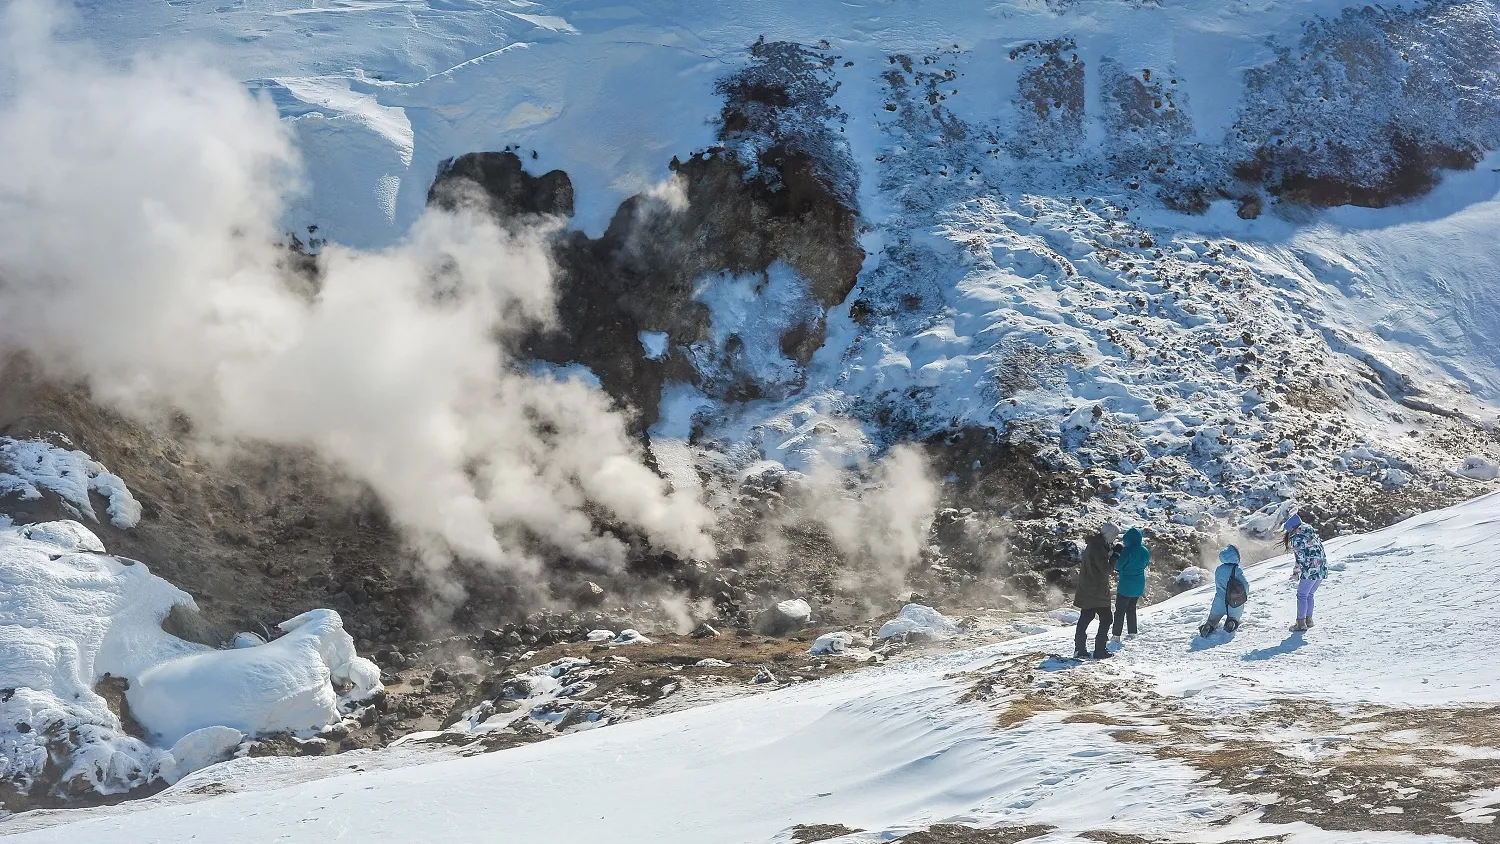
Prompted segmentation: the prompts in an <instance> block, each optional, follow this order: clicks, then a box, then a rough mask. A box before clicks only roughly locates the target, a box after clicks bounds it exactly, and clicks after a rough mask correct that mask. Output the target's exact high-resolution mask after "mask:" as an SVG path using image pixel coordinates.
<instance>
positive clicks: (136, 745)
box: [0, 451, 379, 794]
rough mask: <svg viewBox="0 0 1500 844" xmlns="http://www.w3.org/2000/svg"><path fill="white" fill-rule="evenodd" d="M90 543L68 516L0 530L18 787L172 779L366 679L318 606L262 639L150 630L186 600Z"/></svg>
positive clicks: (87, 788) (290, 722)
mask: <svg viewBox="0 0 1500 844" xmlns="http://www.w3.org/2000/svg"><path fill="white" fill-rule="evenodd" d="M29 453H30V454H33V455H35V454H38V453H41V452H37V451H31V452H29ZM44 458H45V455H44ZM44 462H45V459H44ZM28 465H31V466H35V465H37V464H35V463H30V464H28ZM54 465H56V464H54ZM72 471H73V470H72V469H69V472H70V474H69V476H68V477H69V478H71V477H72V476H71V472H72ZM60 477H61V476H60ZM103 551H104V546H103V543H101V542H100V541H99V538H98V537H97V536H95V535H94V534H93V533H91V532H90V531H89V530H88V528H86V527H84V526H83V525H82V524H79V523H78V522H71V521H65V522H46V523H42V524H35V525H28V526H25V527H12V528H5V529H0V776H3V777H6V778H7V779H9V780H10V781H11V782H12V783H14V784H15V785H16V787H17V788H18V789H19V790H21V791H23V792H33V791H35V792H36V793H43V792H49V791H54V790H55V791H65V792H67V793H71V794H78V793H86V792H97V793H100V794H119V793H123V792H127V791H130V790H132V789H135V788H138V787H140V786H144V785H147V784H149V783H151V782H153V781H157V780H160V781H163V782H167V783H171V782H175V781H176V780H177V779H178V778H180V777H181V776H183V775H185V774H187V773H190V772H191V771H193V770H197V769H198V768H201V767H203V766H204V765H207V764H211V763H212V762H215V761H218V760H220V759H222V758H224V757H225V756H226V755H227V754H228V752H229V751H230V749H232V748H233V747H235V746H237V745H238V744H239V743H240V741H241V740H242V739H243V734H244V733H252V734H253V733H261V732H273V731H279V730H316V729H319V728H321V727H323V726H325V725H327V724H328V723H329V722H331V721H334V720H337V719H338V718H339V717H341V716H340V706H341V705H347V703H348V702H350V701H353V700H356V699H358V698H359V697H361V696H363V695H368V694H369V693H370V692H371V691H373V690H374V689H377V688H379V672H378V671H377V670H376V669H375V666H374V665H373V664H372V663H370V662H369V661H367V660H364V659H361V658H359V657H358V656H356V655H355V653H354V647H353V642H352V640H351V639H350V638H349V635H348V634H347V633H345V632H344V630H343V625H342V622H341V621H340V619H339V617H338V615H337V614H336V613H334V612H332V611H330V610H315V611H313V612H310V613H306V614H304V615H301V616H298V617H297V618H295V619H292V620H291V621H288V622H286V623H285V624H284V625H282V626H283V629H285V630H287V634H286V635H285V636H283V637H281V638H280V639H277V640H276V641H274V642H271V643H269V644H265V645H260V646H258V647H250V648H241V649H236V650H225V651H218V650H214V649H212V648H209V647H206V646H203V645H199V644H195V643H192V642H187V641H184V640H182V639H179V638H177V637H176V636H173V635H171V634H170V633H167V632H166V631H164V630H162V627H161V624H162V621H163V619H165V618H166V617H167V615H168V613H170V612H171V610H172V608H173V607H175V606H178V605H182V606H186V607H190V608H194V609H196V606H195V604H194V602H193V599H192V597H191V596H190V595H188V594H187V593H186V592H183V591H182V590H180V589H178V588H177V587H175V586H173V585H172V584H170V583H168V582H167V581H165V580H162V579H161V578H159V577H156V576H155V575H153V574H151V572H150V571H149V570H148V569H147V568H146V566H144V565H142V564H140V563H135V562H132V561H129V560H122V559H120V558H117V557H112V556H109V555H107V554H105V553H103ZM106 678H117V679H115V680H113V681H111V685H112V686H113V687H114V688H115V689H118V688H120V687H121V686H125V684H126V683H128V686H125V691H124V696H125V699H126V700H127V701H128V702H129V704H130V707H131V710H132V714H133V715H134V716H135V718H136V720H137V721H139V722H140V724H141V725H142V726H143V727H144V728H145V730H146V732H147V734H146V735H144V736H132V735H128V734H126V733H125V731H124V729H123V727H122V724H121V721H120V718H119V717H118V714H117V713H116V712H115V711H114V710H113V709H112V708H111V705H110V702H108V701H106V699H105V697H103V696H101V694H100V693H99V692H105V691H106V690H105V688H104V687H103V686H101V685H97V684H99V683H100V681H101V680H105V679H106ZM121 681H124V683H122V682H121ZM336 686H337V687H338V688H339V689H341V690H342V695H340V693H339V692H336V691H335V687H336ZM96 688H97V689H99V692H96Z"/></svg>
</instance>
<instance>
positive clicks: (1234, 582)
mask: <svg viewBox="0 0 1500 844" xmlns="http://www.w3.org/2000/svg"><path fill="white" fill-rule="evenodd" d="M1239 568H1240V567H1239V566H1235V567H1234V570H1233V571H1231V572H1229V585H1227V586H1225V587H1224V603H1225V605H1226V606H1231V607H1243V606H1244V605H1245V599H1246V598H1248V597H1250V596H1249V595H1248V594H1247V593H1246V592H1245V584H1244V583H1242V582H1241V581H1240V579H1239V578H1238V577H1235V575H1236V574H1238V573H1239Z"/></svg>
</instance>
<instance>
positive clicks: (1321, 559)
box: [1281, 513, 1328, 631]
mask: <svg viewBox="0 0 1500 844" xmlns="http://www.w3.org/2000/svg"><path fill="white" fill-rule="evenodd" d="M1285 527H1286V535H1285V536H1283V537H1282V540H1281V543H1282V546H1283V547H1285V548H1286V549H1287V550H1289V551H1291V552H1292V560H1293V562H1292V581H1293V582H1295V583H1296V584H1297V623H1296V624H1293V625H1292V630H1296V631H1300V630H1307V629H1309V628H1311V627H1312V626H1313V618H1312V616H1313V593H1314V592H1316V591H1318V587H1319V586H1322V585H1323V580H1324V579H1325V578H1327V577H1328V555H1327V554H1325V553H1324V552H1323V540H1322V539H1319V538H1318V532H1317V531H1316V530H1313V526H1312V525H1310V524H1308V523H1306V522H1304V521H1302V517H1301V516H1300V515H1298V514H1296V513H1293V514H1292V517H1291V518H1290V519H1287V520H1286V525H1285Z"/></svg>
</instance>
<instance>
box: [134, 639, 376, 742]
mask: <svg viewBox="0 0 1500 844" xmlns="http://www.w3.org/2000/svg"><path fill="white" fill-rule="evenodd" d="M279 627H280V628H281V629H282V630H284V631H286V635H284V636H282V637H281V638H279V639H276V640H274V641H271V642H267V643H265V644H263V645H259V646H256V647H252V648H244V647H240V648H233V649H230V650H208V649H205V650H202V651H200V652H198V653H194V654H192V655H189V656H186V657H183V658H181V659H173V660H168V661H165V662H162V663H160V664H158V665H155V666H154V667H151V668H149V669H147V670H145V671H144V672H142V673H141V674H139V675H136V676H138V677H139V678H140V679H139V681H138V682H136V683H133V684H132V685H131V688H130V706H131V710H132V711H133V712H134V713H135V715H136V717H137V718H138V719H140V721H141V723H142V724H144V725H146V727H147V728H148V729H150V730H151V731H152V732H153V733H154V734H156V735H157V736H159V737H160V738H161V739H162V740H163V741H164V742H175V741H177V740H179V739H181V738H182V737H184V736H186V735H188V734H189V733H192V732H194V731H195V730H199V729H202V728H204V727H210V726H228V727H234V728H235V729H238V730H242V731H243V732H245V733H248V734H251V735H254V734H256V733H264V732H274V731H279V730H290V731H292V732H299V733H306V732H315V731H317V730H320V729H322V728H323V727H325V726H327V725H328V724H330V723H333V722H335V721H337V720H339V719H340V718H341V717H343V715H344V713H345V712H347V711H348V709H349V704H351V703H358V702H359V701H361V700H364V699H365V698H367V697H368V696H369V695H370V694H371V693H372V692H374V691H375V690H377V689H379V688H380V669H378V668H376V667H375V664H374V663H372V662H370V661H369V660H367V659H364V658H363V657H360V656H357V655H356V654H355V653H354V640H353V639H351V638H350V637H349V634H348V633H345V632H344V626H343V623H342V622H341V621H340V620H339V615H338V613H336V612H334V611H333V610H312V611H310V612H305V613H303V614H302V615H299V616H297V617H296V618H293V619H291V620H289V621H283V622H282V623H281V624H280V625H279Z"/></svg>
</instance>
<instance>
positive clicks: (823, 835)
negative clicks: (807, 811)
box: [792, 823, 864, 844]
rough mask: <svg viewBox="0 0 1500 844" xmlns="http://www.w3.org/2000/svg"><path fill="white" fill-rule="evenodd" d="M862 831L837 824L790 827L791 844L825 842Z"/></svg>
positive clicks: (804, 824) (805, 824)
mask: <svg viewBox="0 0 1500 844" xmlns="http://www.w3.org/2000/svg"><path fill="white" fill-rule="evenodd" d="M863 831H864V830H860V829H850V828H849V827H847V826H844V825H843V824H837V823H810V824H809V823H803V824H797V825H796V826H794V827H792V842H793V844H811V842H813V841H827V840H828V839H830V838H840V837H843V836H845V835H853V834H854V833H856V832H863Z"/></svg>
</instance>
